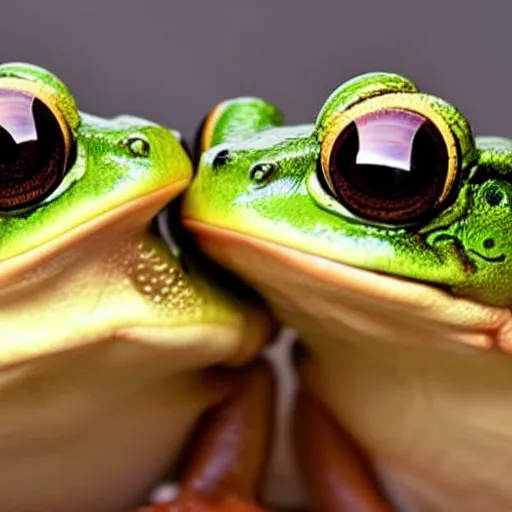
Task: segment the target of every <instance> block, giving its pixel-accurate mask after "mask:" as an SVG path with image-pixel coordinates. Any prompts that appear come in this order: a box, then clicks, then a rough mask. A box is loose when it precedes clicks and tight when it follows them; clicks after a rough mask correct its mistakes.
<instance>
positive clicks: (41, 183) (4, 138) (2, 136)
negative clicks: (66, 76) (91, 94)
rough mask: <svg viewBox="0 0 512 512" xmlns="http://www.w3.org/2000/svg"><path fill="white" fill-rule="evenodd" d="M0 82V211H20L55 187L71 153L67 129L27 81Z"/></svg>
mask: <svg viewBox="0 0 512 512" xmlns="http://www.w3.org/2000/svg"><path fill="white" fill-rule="evenodd" d="M5 82H6V81H5V80H2V81H0V212H2V213H9V212H13V211H18V210H23V209H25V208H28V207H30V206H32V205H34V204H37V203H39V202H40V201H42V200H43V199H45V198H46V197H48V196H49V195H50V194H51V193H52V192H53V191H54V190H55V189H56V188H57V187H58V186H59V184H60V183H61V181H62V179H63V177H64V175H65V173H66V170H67V163H68V160H69V156H70V152H71V150H72V143H71V141H72V138H71V134H70V130H69V128H68V126H67V124H66V122H65V120H64V118H63V117H62V115H61V114H60V112H59V111H58V109H57V108H56V107H55V105H53V103H52V102H51V100H49V101H45V100H46V99H47V98H45V97H44V94H38V93H41V88H40V87H39V88H38V87H37V85H35V84H34V83H33V82H29V81H23V80H20V81H16V80H13V81H12V82H13V83H14V85H15V86H8V85H6V84H5Z"/></svg>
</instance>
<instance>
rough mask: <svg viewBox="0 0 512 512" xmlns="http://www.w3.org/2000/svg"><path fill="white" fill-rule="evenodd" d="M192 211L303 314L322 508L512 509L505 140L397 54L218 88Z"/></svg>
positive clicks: (240, 268)
mask: <svg viewBox="0 0 512 512" xmlns="http://www.w3.org/2000/svg"><path fill="white" fill-rule="evenodd" d="M197 140H198V150H197V154H198V155H200V158H199V161H198V164H197V169H198V170H197V174H196V176H195V178H194V180H193V182H192V185H191V186H190V188H189V189H188V191H187V192H186V194H185V199H184V203H183V208H182V221H183V223H184V226H186V229H187V230H188V232H189V233H190V236H191V237H193V238H194V239H195V240H196V242H197V244H198V245H199V246H200V247H201V248H202V250H203V251H204V252H205V254H207V255H208V256H209V257H210V258H212V260H214V261H215V262H217V263H219V264H220V265H222V266H224V267H225V268H227V269H229V270H230V271H232V272H233V273H235V274H236V275H238V276H239V277H240V278H241V279H242V280H244V281H245V282H246V283H248V284H249V285H251V286H252V287H254V289H256V290H257V291H258V292H259V293H260V294H261V295H262V296H263V297H264V298H265V300H266V301H267V303H268V304H269V307H270V309H271V310H272V311H273V313H274V314H275V316H276V318H277V319H278V320H279V321H280V322H282V323H283V324H285V325H288V326H290V327H291V328H293V329H294V331H295V332H296V334H297V337H298V340H299V341H298V345H297V346H296V349H294V351H293V361H294V364H295V368H296V371H297V374H298V376H299V379H300V386H299V392H298V397H297V401H296V405H295V412H294V415H293V430H292V432H291V433H290V436H292V437H293V439H294V447H295V448H294V449H295V457H296V462H297V464H298V466H299V467H300V468H301V472H302V477H301V481H302V482H303V484H304V485H305V486H306V488H307V489H308V493H309V496H310V498H311V507H312V509H313V510H329V511H341V510H371V511H379V512H380V511H386V512H391V511H393V512H455V511H459V510H461V511H462V510H464V511H465V512H477V511H478V512H481V511H483V510H494V511H508V510H511V509H512V490H511V487H510V486H509V480H508V477H507V476H506V475H507V474H508V473H509V470H510V469H512V467H511V461H512V442H511V441H512V427H511V425H512V407H511V406H512V359H511V357H510V355H511V349H512V317H511V311H510V306H511V305H512V244H511V242H510V239H511V238H510V234H511V233H512V210H511V204H512V203H511V202H512V181H511V178H512V140H510V139H507V138H505V137H500V136H476V135H475V134H474V132H473V128H472V125H471V123H470V121H469V120H468V118H467V117H466V116H465V115H464V114H463V112H462V111H461V110H460V109H459V108H457V107H456V106H455V105H453V104H452V103H451V102H449V101H447V100H445V99H443V98H441V97H439V96H436V95H434V94H430V93H428V92H424V91H423V90H421V89H420V88H419V86H418V85H417V84H416V83H414V82H413V81H412V80H410V79H409V78H407V77H405V76H403V75H401V74H397V73H391V72H369V73H364V74H361V75H357V76H354V77H352V78H350V79H348V80H346V81H344V82H343V83H341V85H339V86H338V87H337V88H335V89H334V90H333V91H332V92H331V93H330V94H329V95H328V96H327V98H326V100H325V102H324V103H323V105H322V106H321V107H320V109H319V111H318V113H317V116H316V119H315V121H314V122H313V123H309V124H298V125H293V126H288V125H286V124H285V120H284V115H283V113H282V112H281V110H279V108H278V107H277V106H276V105H274V104H273V103H271V102H269V101H267V100H265V99H263V98H259V97H252V96H244V97H239V98H232V99H227V100H224V101H221V102H220V103H218V104H217V105H216V106H214V108H213V109H212V110H211V111H210V112H209V113H208V115H207V116H206V118H205V120H204V122H203V123H202V125H201V127H200V129H199V132H198V138H197Z"/></svg>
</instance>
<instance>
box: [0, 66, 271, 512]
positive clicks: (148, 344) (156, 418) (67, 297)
mask: <svg viewBox="0 0 512 512" xmlns="http://www.w3.org/2000/svg"><path fill="white" fill-rule="evenodd" d="M0 127H1V128H0V139H1V145H0V147H1V150H0V183H1V186H0V241H1V242H0V283H1V287H0V326H1V336H0V339H1V349H0V417H1V418H2V427H1V428H0V461H1V464H0V508H1V509H2V510H10V511H12V512H36V511H39V512H41V511H53V512H70V511H73V512H92V511H94V512H120V511H127V510H128V509H129V508H130V507H135V506H139V505H141V504H143V503H145V502H144V501H141V500H143V498H144V497H145V496H147V494H148V493H149V491H150V490H151V488H152V487H153V486H154V485H156V484H157V482H158V481H159V480H160V478H163V476H165V475H169V473H168V471H172V470H173V468H174V467H175V464H176V462H177V458H178V457H179V454H180V452H181V449H182V446H183V445H184V443H185V442H186V441H187V438H188V436H189V433H191V431H192V430H193V428H194V426H195V424H196V422H197V421H198V420H199V419H200V418H201V417H202V415H203V413H204V412H208V414H212V415H213V416H215V414H214V413H212V408H213V410H215V408H219V410H218V412H220V413H221V415H222V417H221V418H220V419H217V422H218V423H219V425H220V426H219V425H217V426H216V427H215V428H213V427H212V432H214V433H213V434H211V435H210V440H209V444H208V443H207V444H204V443H203V444H204V446H202V447H201V448H200V449H199V447H200V446H201V442H200V441H201V440H200V439H199V440H198V441H197V446H198V448H197V449H198V453H199V454H203V455H201V457H202V458H201V459H200V460H199V462H197V463H196V465H195V467H193V468H190V470H189V476H188V478H189V480H190V481H192V484H190V485H189V487H188V488H189V490H190V491H191V492H193V491H194V490H197V489H198V488H199V487H200V486H199V485H195V484H194V482H193V478H194V476H197V475H200V474H201V471H204V469H205V467H207V466H208V464H212V463H215V462H217V463H219V461H220V462H222V457H221V458H220V459H219V457H220V456H221V455H222V454H221V453H220V452H219V450H217V451H215V450H214V448H212V446H213V447H214V446H215V442H216V441H217V440H218V439H217V438H222V435H223V432H224V429H225V428H227V429H228V430H229V429H231V430H232V428H233V418H234V415H235V416H236V414H235V413H237V414H238V417H237V418H235V419H236V421H237V422H238V423H237V424H240V422H242V425H243V421H244V419H247V418H250V417H251V416H250V415H251V414H254V411H252V412H247V413H246V412H244V410H243V408H242V407H241V405H240V404H241V398H240V395H241V394H242V395H244V394H245V395H251V393H253V394H254V393H255V395H254V396H255V397H256V398H255V400H254V403H255V410H256V411H259V413H260V414H261V417H260V419H261V422H260V424H261V428H259V427H258V426H256V428H255V435H254V433H253V434H252V437H251V436H249V437H248V436H245V437H244V435H243V432H241V430H242V429H239V431H238V432H239V434H240V435H239V436H238V438H237V441H236V442H233V443H232V446H231V448H232V453H231V455H233V457H234V456H235V455H236V454H239V453H242V451H243V442H245V441H247V440H249V441H250V442H253V443H254V445H255V446H256V447H260V446H262V443H263V441H264V440H265V439H266V437H265V436H267V435H268V432H267V430H266V429H267V427H266V426H265V421H264V419H265V418H268V417H269V411H270V409H269V407H270V405H271V397H270V395H271V393H269V390H270V389H271V388H270V383H271V376H270V374H269V371H268V369H265V365H264V364H263V363H254V364H250V362H251V361H252V360H253V359H254V358H255V357H256V356H257V354H258V353H259V351H260V349H261V348H262V347H263V346H264V344H265V343H266V342H267V340H268V338H269V336H270V335H271V333H272V332H273V329H274V327H273V326H274V323H273V321H272V319H271V317H270V316H269V314H268V312H266V311H265V309H264V308H262V307H261V306H260V305H258V304H256V303H252V302H250V301H248V302H245V301H244V300H243V298H242V297H235V296H229V294H227V293H226V292H225V291H224V290H222V289H221V288H220V287H219V286H217V285H215V284H213V283H211V282H210V280H206V279H205V278H203V277H202V276H201V273H200V272H199V270H198V269H196V268H195V267H194V266H190V267H189V268H188V270H186V269H184V267H183V266H182V262H181V256H180V255H179V254H177V252H176V251H173V250H171V249H170V248H169V247H168V245H167V244H165V243H164V241H163V238H162V236H161V235H160V231H159V230H158V229H157V227H155V226H156V223H155V222H153V220H154V218H155V216H156V215H157V214H158V212H159V211H160V210H162V208H164V206H165V205H166V204H167V203H169V202H170V201H171V200H172V199H173V198H175V197H177V196H178V195H179V194H180V193H181V192H182V191H183V190H184V189H185V188H186V186H187V185H188V184H189V182H190V180H191V178H192V165H191V161H190V158H189V156H188V154H187V152H186V151H185V149H184V148H183V146H182V144H181V143H180V141H179V140H178V137H177V136H176V134H175V133H174V132H171V130H168V129H166V128H164V127H162V126H159V125H157V124H154V123H152V122H149V121H146V120H144V119H140V118H137V117H130V116H120V117H116V118H113V119H102V118H100V117H96V116H92V115H88V114H84V113H81V112H79V111H78V110H77V107H76V104H75V100H74V99H73V96H72V95H71V94H70V92H69V90H68V89H67V87H66V86H65V85H64V84H63V83H62V82H61V80H60V79H59V78H57V77H56V76H54V75H53V74H51V73H50V72H48V71H46V70H44V69H41V68H39V67H36V66H32V65H29V64H22V63H11V64H5V65H2V66H0ZM244 363H247V364H249V367H248V369H247V370H246V371H244V372H242V371H241V370H240V371H238V370H237V368H238V367H240V366H241V365H243V364H244ZM213 367H215V368H213ZM216 368H217V369H216ZM233 389H236V393H235V395H234V397H233ZM251 396H252V395H251ZM258 397H259V398H258ZM230 403H231V405H233V404H234V407H235V408H234V409H233V407H231V408H230V406H229V404H230ZM215 433H216V434H215ZM216 436H217V437H216ZM258 436H259V437H258ZM237 443H238V444H237ZM264 444H265V443H263V445H264ZM208 450H209V451H208ZM204 453H207V454H209V455H210V456H211V457H210V458H208V457H207V456H206V455H204ZM226 453H227V452H226ZM198 457H199V455H198ZM212 457H213V458H212ZM215 457H217V458H215ZM224 458H225V457H224ZM243 460H244V459H243V457H242V456H240V463H241V465H242V467H243V468H245V470H246V473H245V474H244V475H242V476H244V478H245V480H244V479H243V478H242V476H240V475H239V480H240V481H239V482H238V483H237V485H238V484H240V486H241V487H243V485H245V486H246V487H247V486H248V485H249V484H252V483H255V482H256V478H255V472H257V471H259V469H261V467H262V466H261V464H262V461H261V460H256V458H255V457H254V456H253V457H252V460H251V461H248V462H247V464H246V465H245V466H244V464H245V462H243ZM242 462H243V463H242ZM230 464H231V462H230V461H229V460H228V461H226V460H224V466H222V468H221V469H223V470H224V471H221V470H220V469H219V472H218V474H217V475H216V478H217V481H216V482H213V481H212V478H211V477H210V481H209V483H210V484H211V487H212V488H213V487H214V486H215V485H217V484H219V485H221V484H222V485H224V484H223V482H222V477H225V478H228V477H229V471H230V470H231V469H233V468H232V467H230ZM251 464H252V465H251ZM251 472H252V473H251ZM242 480H243V481H242ZM193 484H194V485H195V486H194V485H193ZM203 484H204V482H203ZM242 484H243V485H242ZM228 487H229V486H228V485H227V484H225V485H224V488H225V489H227V488H228ZM232 489H233V492H235V491H236V485H233V486H232ZM246 495H247V492H246ZM241 499H242V501H243V497H242V498H241Z"/></svg>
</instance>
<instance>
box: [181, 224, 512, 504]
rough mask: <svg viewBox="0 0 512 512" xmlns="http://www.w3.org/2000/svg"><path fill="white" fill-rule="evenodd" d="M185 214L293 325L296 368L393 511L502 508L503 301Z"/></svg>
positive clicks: (511, 387)
mask: <svg viewBox="0 0 512 512" xmlns="http://www.w3.org/2000/svg"><path fill="white" fill-rule="evenodd" d="M189 224H190V227H191V228H193V229H194V231H195V232H196V233H197V234H198V236H199V239H200V241H201V244H202V245H203V247H204V248H205V249H206V250H207V251H208V252H209V254H211V255H212V256H214V258H215V259H216V260H218V261H219V262H221V263H224V264H225V265H227V266H229V268H231V269H232V270H233V271H235V272H236V273H238V274H239V275H241V276H242V277H243V278H245V279H246V280H247V281H248V282H249V283H250V284H252V285H253V286H255V288H256V289H258V290H259V291H260V292H261V293H262V294H263V296H264V297H266V298H267V299H268V300H269V302H270V304H271V306H272V308H273V310H274V312H275V313H276V314H277V317H278V318H279V319H280V320H281V321H283V322H284V323H285V324H288V325H291V326H292V327H293V328H294V329H296V330H297V331H298V333H299V334H300V335H301V337H302V339H303V340H304V341H305V342H306V344H307V346H308V348H309V349H310V351H311V358H310V359H309V361H308V363H307V364H305V365H304V367H303V368H302V374H303V376H304V377H305V378H306V380H307V382H308V383H309V385H310V386H311V387H312V388H313V389H314V390H315V391H316V392H317V394H318V396H319V397H320V399H321V400H322V401H323V402H324V403H325V404H326V405H327V406H328V408H329V409H330V410H331V412H332V413H333V414H334V415H335V416H336V418H337V419H338V421H339V422H340V423H342V424H343V425H344V426H345V428H347V429H348V430H349V432H350V433H351V434H352V435H353V436H354V437H355V438H356V439H357V440H358V441H359V443H360V445H361V446H362V447H363V448H364V449H365V450H366V453H367V454H368V455H369V456H370V458H371V460H372V461H373V463H374V466H375V468H376V470H377V471H378V474H379V477H380V479H381V482H382V483H383V485H384V486H385V488H386V490H387V492H388V493H389V496H390V498H391V501H392V502H393V504H394V505H395V507H396V508H397V510H399V511H400V512H454V511H455V510H464V511H466V512H482V511H487V510H493V511H495V512H508V511H510V510H512V487H511V486H510V478H509V475H510V474H511V472H512V357H511V356H510V355H509V353H508V352H507V351H510V347H511V346H512V331H511V329H512V315H511V313H510V311H509V310H508V309H500V308H493V307H487V306H482V305H479V304H475V303H473V302H470V301H466V300H463V299H456V298H453V297H451V296H449V295H448V294H445V293H444V292H442V291H440V290H436V289H434V288H431V287H429V286H427V285H421V284H416V283H412V282H406V281H403V280H398V279H393V278H390V277H385V276H382V275H377V274H374V273H372V272H368V271H365V270H360V269H354V268H352V267H349V266H346V265H343V264H339V263H336V262H331V261H327V260H323V259H321V258H318V257H315V256H311V255H307V254H304V253H300V252H298V251H295V250H289V249H286V248H282V247H278V246H277V245H275V244H272V243H269V242H262V241H257V240H253V239H251V238H249V237H245V236H243V235H240V234H236V233H233V232H228V231H225V230H221V229H218V228H211V227H207V226H204V225H200V223H195V222H193V221H190V223H189ZM219 247H222V249H221V250H219ZM290 477H291V476H290Z"/></svg>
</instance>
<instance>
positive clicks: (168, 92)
mask: <svg viewBox="0 0 512 512" xmlns="http://www.w3.org/2000/svg"><path fill="white" fill-rule="evenodd" d="M1 7H2V9H1V11H2V15H1V17H0V61H3V62H5V61H11V60H23V61H29V62H32V63H36V64H39V65H42V66H44V67H47V68H49V69H50V70H52V71H53V72H55V73H56V74H58V75H59V76H60V77H61V78H62V79H63V80H64V81H65V82H66V83H67V84H68V86H69V87H70V88H71V90H72V92H73V93H74V95H75V97H76V99H77V101H78V105H79V107H80V109H81V110H85V111H88V112H91V113H94V114H99V115H102V116H112V115H116V114H119V113H132V114H136V115H141V116H144V117H148V118H151V119H153V120H155V121H158V122H160V123H163V124H165V125H167V126H169V127H171V128H176V129H178V130H180V131H182V133H183V134H184V135H185V136H186V137H188V138H190V137H192V135H193V134H194V132H195V129H196V126H197V125H198V124H199V122H200V121H201V119H202V117H203V116H204V115H205V113H206V112H207V111H208V110H209V109H210V108H211V107H212V106H213V105H214V104H215V103H217V102H218V101H220V100H222V99H225V98H227V97H232V96H237V95H258V96H262V97H265V98H267V99H269V100H271V101H273V102H275V103H276V104H277V105H278V106H279V107H280V108H281V109H282V110H283V111H284V112H285V113H286V115H287V119H288V121H289V122H291V123H297V122H311V121H313V118H314V116H315V114H316V112H317V111H318V109H319V107H320V106H321V104H322V102H323V101H324V99H325V97H326V96H327V95H328V94H329V93H330V92H331V90H332V89H334V87H336V86H337V85H338V84H339V83H340V82H342V81H343V80H345V79H347V78H349V77H351V76H353V75H355V74H358V73H361V72H366V71H395V72H399V73H402V74H405V75H406V76H408V77H409V78H411V79H413V80H414V81H415V82H416V83H417V84H418V85H419V86H420V87H421V88H422V89H424V90H426V91H428V92H432V93H434V94H437V95H440V96H442V97H444V98H445V99H447V100H448V101H450V102H452V103H455V104H456V105H457V106H458V107H459V108H460V109H461V110H462V111H463V112H464V113H465V114H466V116H467V117H468V118H469V120H470V122H471V123H472V124H473V126H474V128H475V131H476V132H478V133H485V134H489V135H491V134H497V135H505V136H512V120H511V119H510V116H511V112H510V110H511V109H510V90H511V86H512V63H511V60H512V59H511V57H510V53H511V47H512V44H511V41H512V32H511V22H512V2H510V0H487V1H486V2H480V3H475V2H474V1H473V2H464V1H462V0H387V1H386V0H352V1H344V0H252V1H247V0H238V1H236V0H216V1H211V0H183V1H181V2H177V1H172V0H138V1H135V0H122V1H121V0H117V1H113V0H110V1H108V0H32V1H28V0H2V2H1Z"/></svg>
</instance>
